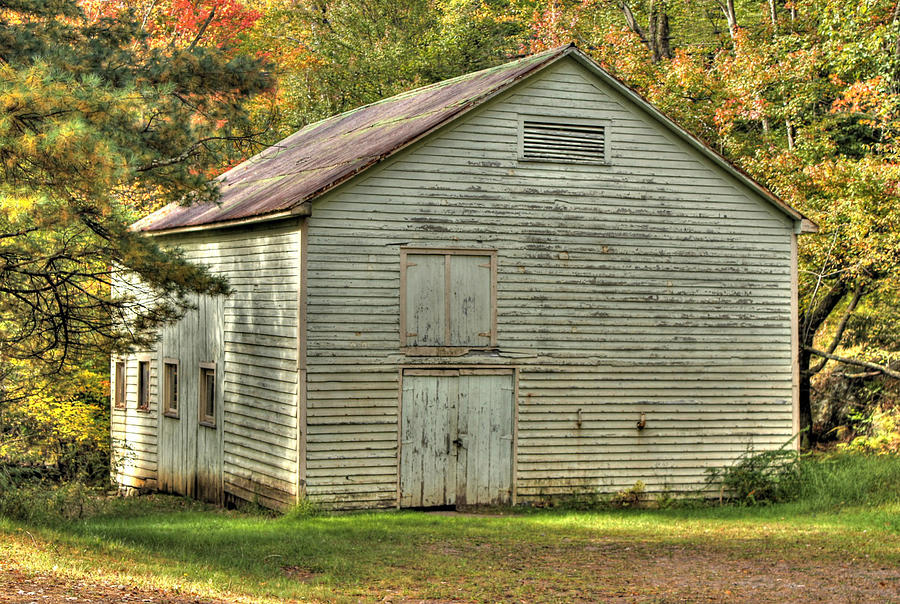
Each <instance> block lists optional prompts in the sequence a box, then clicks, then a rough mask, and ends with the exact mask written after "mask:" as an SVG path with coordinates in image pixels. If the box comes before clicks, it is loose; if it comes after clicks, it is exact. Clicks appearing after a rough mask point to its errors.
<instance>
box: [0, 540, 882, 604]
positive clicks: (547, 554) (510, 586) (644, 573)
mask: <svg viewBox="0 0 900 604" xmlns="http://www.w3.org/2000/svg"><path fill="white" fill-rule="evenodd" d="M636 537H637V535H636ZM2 538H3V535H2V534H0V539H2ZM0 543H2V541H0ZM23 544H25V545H27V544H28V541H27V540H22V541H19V546H22V545H23ZM32 545H33V546H34V547H39V548H44V547H48V548H55V547H56V546H54V545H53V544H51V543H46V542H45V543H40V542H39V541H36V540H34V539H32ZM770 545H771V547H770ZM398 547H400V545H399V544H398ZM0 552H6V553H11V550H9V549H6V548H3V549H0ZM419 554H420V559H421V560H423V561H425V560H428V561H429V562H422V563H421V564H420V563H418V562H417V560H416V558H407V557H402V558H400V559H397V560H390V561H387V563H388V566H387V567H386V568H385V575H384V578H383V579H382V580H375V581H371V582H369V584H363V585H359V584H357V585H352V584H347V585H343V586H342V585H340V584H332V585H330V588H331V589H332V590H333V592H332V593H333V594H334V596H333V597H332V596H326V597H324V598H321V599H325V600H332V599H337V600H345V601H356V600H365V601H382V602H468V601H509V602H659V603H664V602H878V603H890V602H900V566H898V565H896V564H895V563H894V562H893V561H889V562H880V563H877V562H874V561H870V560H867V555H866V554H862V553H851V552H847V554H846V556H844V557H843V559H842V557H841V556H840V555H839V554H840V553H839V552H835V551H833V550H831V551H829V550H827V548H822V547H821V546H820V545H819V544H818V543H817V542H816V540H815V539H812V540H811V541H810V542H809V543H806V544H804V539H803V538H802V535H801V538H799V539H798V540H797V541H796V542H795V543H794V544H793V546H792V547H789V548H785V547H784V544H783V543H782V544H778V543H775V542H772V543H771V544H768V543H767V542H766V540H765V538H754V539H741V538H735V536H734V535H727V536H725V537H724V538H717V537H713V536H710V538H709V539H708V540H706V541H705V542H703V541H701V542H694V543H688V544H685V543H681V544H679V543H667V542H659V541H656V540H654V539H640V538H635V539H623V538H622V536H621V535H617V536H616V537H606V536H602V535H599V536H593V537H590V538H584V537H573V538H569V537H558V538H556V539H553V540H549V541H546V540H545V541H543V542H531V543H527V544H522V543H516V542H515V541H513V540H496V539H485V538H475V539H458V540H452V541H451V540H448V541H444V542H430V543H426V544H423V547H422V548H421V549H419ZM275 557H276V558H277V557H280V556H278V555H275ZM440 560H443V561H445V562H446V563H447V564H446V568H447V572H446V573H442V572H440V570H441V566H440V563H439V562H438V564H437V565H436V564H435V561H440ZM460 561H467V562H468V563H471V566H468V567H467V568H469V570H468V571H467V572H465V573H460V572H458V569H459V567H458V563H459V562H460ZM280 568H281V573H282V575H283V576H284V577H286V578H287V579H289V580H291V581H297V582H302V583H311V582H312V583H315V582H316V581H318V580H319V573H318V572H316V571H314V570H310V569H308V568H305V567H304V566H303V565H283V566H281V567H280ZM476 569H477V570H476ZM401 578H402V580H400V581H398V579H401ZM238 598H239V599H240V600H243V601H250V602H252V601H257V600H255V599H253V598H252V597H249V596H247V597H239V596H236V597H235V598H227V599H226V600H222V599H215V598H208V597H205V596H201V595H197V594H196V593H194V594H190V593H188V594H184V593H178V591H177V590H173V589H171V588H167V589H155V588H148V587H135V586H133V585H128V584H124V583H119V582H117V580H116V579H110V578H100V579H90V578H71V577H67V576H65V575H63V574H61V573H56V572H40V573H37V572H35V571H33V570H29V569H27V568H25V566H24V565H22V564H20V563H19V562H17V561H16V560H14V559H9V558H7V559H5V560H3V559H2V558H0V602H2V603H6V602H75V603H78V602H159V603H164V602H169V603H173V604H174V603H178V604H181V603H188V602H191V603H196V602H222V601H234V600H235V599H238ZM312 598H313V599H319V598H317V597H316V596H312ZM303 599H306V598H303ZM260 601H262V600H260ZM265 601H270V600H269V599H268V598H265Z"/></svg>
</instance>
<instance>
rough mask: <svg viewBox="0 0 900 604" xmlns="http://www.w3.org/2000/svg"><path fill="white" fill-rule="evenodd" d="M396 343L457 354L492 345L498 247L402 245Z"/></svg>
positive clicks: (414, 350) (414, 351)
mask: <svg viewBox="0 0 900 604" xmlns="http://www.w3.org/2000/svg"><path fill="white" fill-rule="evenodd" d="M400 263H401V266H400V270H401V279H400V329H401V333H400V345H401V346H402V347H404V348H405V349H406V352H407V354H420V353H421V354H459V353H462V352H465V351H466V350H469V349H472V348H481V349H485V348H490V347H492V346H496V345H497V329H496V325H497V320H496V313H497V310H496V309H497V253H496V252H495V251H493V250H468V249H454V250H437V249H435V250H431V249H423V248H418V249H403V250H401V261H400Z"/></svg>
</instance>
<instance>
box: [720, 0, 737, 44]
mask: <svg viewBox="0 0 900 604" xmlns="http://www.w3.org/2000/svg"><path fill="white" fill-rule="evenodd" d="M718 3H719V8H720V9H722V14H724V15H725V21H727V22H728V33H729V34H730V35H731V39H732V40H734V39H735V38H736V37H737V30H738V22H737V13H735V11H734V0H718Z"/></svg>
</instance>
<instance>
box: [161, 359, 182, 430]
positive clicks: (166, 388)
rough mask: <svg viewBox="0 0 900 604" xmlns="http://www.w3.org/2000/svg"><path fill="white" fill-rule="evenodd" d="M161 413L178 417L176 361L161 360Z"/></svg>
mask: <svg viewBox="0 0 900 604" xmlns="http://www.w3.org/2000/svg"><path fill="white" fill-rule="evenodd" d="M163 414H164V415H165V416H166V417H173V418H175V419H178V361H174V360H171V359H166V360H164V361H163Z"/></svg>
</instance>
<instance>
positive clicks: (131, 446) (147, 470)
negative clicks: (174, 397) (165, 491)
mask: <svg viewBox="0 0 900 604" xmlns="http://www.w3.org/2000/svg"><path fill="white" fill-rule="evenodd" d="M152 355H153V351H152V350H146V351H137V352H135V353H134V354H132V355H129V356H127V357H123V358H122V359H121V360H123V361H124V362H125V408H124V409H117V408H116V406H115V392H116V384H115V375H116V360H118V359H113V360H112V363H111V365H110V376H111V380H110V393H111V396H110V404H111V406H112V407H111V412H110V437H111V439H112V445H113V452H112V460H113V473H114V479H115V481H116V483H118V484H120V485H122V486H127V487H136V488H141V487H146V488H156V486H157V467H158V464H157V461H158V455H159V448H158V437H157V420H156V417H157V403H156V401H157V397H156V371H155V369H154V367H153V364H152V363H151V365H150V407H149V409H148V410H147V411H143V410H139V409H138V408H137V405H138V360H145V359H146V360H149V359H150V358H151V357H152Z"/></svg>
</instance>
